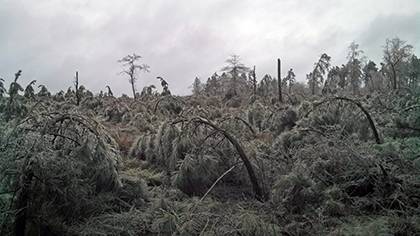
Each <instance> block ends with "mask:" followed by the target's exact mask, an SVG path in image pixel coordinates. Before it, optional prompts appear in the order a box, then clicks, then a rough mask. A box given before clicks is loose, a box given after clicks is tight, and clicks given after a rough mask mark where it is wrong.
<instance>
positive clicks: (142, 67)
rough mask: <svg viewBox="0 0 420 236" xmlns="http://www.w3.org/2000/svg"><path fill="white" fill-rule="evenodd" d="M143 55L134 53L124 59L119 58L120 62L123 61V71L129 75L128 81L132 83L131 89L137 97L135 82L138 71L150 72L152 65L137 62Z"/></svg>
mask: <svg viewBox="0 0 420 236" xmlns="http://www.w3.org/2000/svg"><path fill="white" fill-rule="evenodd" d="M141 58H142V57H141V56H140V55H137V54H135V53H133V54H132V55H127V56H125V57H123V58H122V59H120V60H118V62H119V63H122V66H123V67H124V68H125V70H123V71H121V73H122V74H126V75H128V76H129V79H128V81H129V82H130V84H131V89H132V90H133V97H134V98H136V88H135V83H136V80H137V76H136V74H137V72H140V71H144V72H149V71H150V70H149V68H150V66H148V65H146V64H137V61H138V60H140V59H141Z"/></svg>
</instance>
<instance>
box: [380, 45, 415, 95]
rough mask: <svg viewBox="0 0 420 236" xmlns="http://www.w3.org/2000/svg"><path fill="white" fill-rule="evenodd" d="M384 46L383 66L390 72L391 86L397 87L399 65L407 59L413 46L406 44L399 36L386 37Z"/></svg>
mask: <svg viewBox="0 0 420 236" xmlns="http://www.w3.org/2000/svg"><path fill="white" fill-rule="evenodd" d="M383 48H384V57H383V59H384V62H385V66H386V67H387V69H388V70H389V72H390V80H391V84H392V88H393V89H394V90H396V89H397V88H398V72H399V69H400V68H399V67H400V65H401V64H402V63H403V62H405V61H407V60H408V59H409V58H410V56H411V54H412V53H411V51H412V50H413V46H411V45H409V44H406V42H405V41H402V40H401V39H399V38H393V39H387V40H386V43H385V46H384V47H383Z"/></svg>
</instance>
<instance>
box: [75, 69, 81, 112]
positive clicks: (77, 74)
mask: <svg viewBox="0 0 420 236" xmlns="http://www.w3.org/2000/svg"><path fill="white" fill-rule="evenodd" d="M74 87H75V89H76V105H77V106H79V104H80V100H81V94H80V91H79V90H80V89H79V72H78V71H76V77H75V78H74Z"/></svg>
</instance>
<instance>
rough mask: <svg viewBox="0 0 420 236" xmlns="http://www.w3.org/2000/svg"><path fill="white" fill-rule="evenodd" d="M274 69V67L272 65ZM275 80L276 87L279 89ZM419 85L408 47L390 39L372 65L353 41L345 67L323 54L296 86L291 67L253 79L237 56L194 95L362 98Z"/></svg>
mask: <svg viewBox="0 0 420 236" xmlns="http://www.w3.org/2000/svg"><path fill="white" fill-rule="evenodd" d="M273 64H274V63H273ZM278 77H280V78H281V84H280V86H279V84H278ZM419 85H420V59H419V58H418V57H417V56H416V55H414V53H413V46H411V45H409V44H407V43H406V42H405V41H403V40H401V39H399V38H394V39H387V40H386V43H385V45H384V46H383V59H382V61H381V62H380V63H379V64H377V63H375V62H374V61H372V60H369V59H368V58H367V57H366V56H365V55H364V52H363V50H361V49H360V48H359V45H358V44H357V43H355V42H352V43H351V44H350V46H349V47H348V54H347V62H346V63H345V64H342V65H341V66H338V65H331V56H329V55H328V54H326V53H323V54H322V55H321V56H320V58H319V59H318V60H317V61H316V62H315V63H314V66H313V70H312V71H311V72H309V73H308V74H307V75H306V83H301V82H298V81H297V79H296V75H295V73H294V71H293V68H290V69H288V70H287V73H285V75H284V74H283V75H281V76H278V75H277V77H274V76H272V75H268V74H266V75H264V76H263V77H262V78H261V79H257V78H256V72H255V66H254V67H253V68H252V69H251V67H248V66H245V65H244V64H242V62H241V61H240V58H239V56H237V55H233V56H232V57H231V58H229V59H228V60H226V66H225V67H224V68H223V69H222V74H220V75H219V74H218V73H214V74H213V75H212V76H211V77H209V78H208V79H207V81H206V82H204V83H203V82H201V81H200V79H199V78H196V79H195V80H194V83H193V85H192V92H193V94H194V95H198V94H204V95H207V96H214V95H221V96H225V97H226V98H231V97H233V96H235V95H238V93H240V94H254V95H258V96H263V97H275V96H278V95H279V89H278V88H279V87H281V92H280V94H283V95H284V96H286V99H291V98H290V96H292V95H296V94H306V95H320V94H322V95H328V94H329V95H331V94H343V93H345V94H352V95H364V94H369V93H372V92H389V91H393V90H394V91H395V90H401V89H402V90H416V89H418V87H419Z"/></svg>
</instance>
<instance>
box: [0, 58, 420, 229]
mask: <svg viewBox="0 0 420 236" xmlns="http://www.w3.org/2000/svg"><path fill="white" fill-rule="evenodd" d="M412 60H414V61H415V60H417V59H416V58H413V59H412ZM404 63H409V61H408V60H407V62H404ZM410 63H411V62H410ZM388 66H389V65H388ZM388 66H387V65H385V64H384V65H383V68H381V70H382V71H384V72H383V73H384V74H382V72H379V71H378V70H377V69H378V68H376V71H375V67H374V66H373V65H372V64H371V65H370V67H369V68H365V69H363V73H365V72H366V73H367V74H365V75H363V76H365V77H363V81H364V82H365V83H367V85H366V87H364V86H363V85H361V84H359V83H353V85H351V86H350V84H349V83H350V82H351V81H352V80H351V79H353V80H354V79H360V78H356V77H357V76H360V74H358V73H353V75H352V76H353V77H351V76H350V75H348V74H346V70H347V69H349V68H346V66H343V67H334V69H333V70H331V71H332V72H331V71H330V72H329V73H328V74H327V73H325V76H327V78H326V80H325V83H321V77H323V76H324V73H322V75H316V74H315V75H311V76H312V77H310V78H311V79H314V78H315V79H316V81H315V82H316V84H315V86H312V87H311V88H308V87H305V86H304V85H303V84H300V83H298V82H296V83H292V84H291V83H290V81H289V80H290V78H289V79H286V80H284V81H288V83H287V85H288V86H284V87H285V91H282V92H283V95H284V102H283V103H279V102H278V94H277V92H278V90H277V89H278V87H277V85H278V84H277V79H275V78H273V77H271V76H268V75H267V76H265V77H264V78H263V79H262V80H260V81H259V82H258V81H257V82H258V83H256V81H255V80H254V79H255V78H254V77H253V76H255V75H254V74H252V71H251V72H249V71H242V72H240V73H239V72H238V71H236V72H235V71H233V69H232V68H231V70H228V71H227V72H226V73H224V74H222V75H220V76H219V75H217V74H214V75H213V76H212V77H211V78H209V80H208V81H207V83H204V84H203V85H202V86H201V88H200V89H199V90H197V91H199V92H197V91H196V94H194V96H173V95H170V94H169V93H167V94H166V95H165V96H162V94H159V93H158V92H156V91H153V87H152V86H147V87H146V88H145V89H144V93H142V94H141V95H139V96H136V99H132V98H129V97H128V96H121V97H114V95H113V94H112V92H111V91H110V88H108V92H107V93H105V94H104V93H103V92H102V93H99V95H94V94H93V93H92V92H90V91H89V90H88V89H86V88H85V87H84V86H80V87H79V88H78V89H77V93H76V92H75V91H73V90H72V88H69V89H68V90H67V92H63V91H60V92H58V93H56V94H54V93H50V92H49V91H48V89H47V88H46V87H45V86H41V87H38V91H35V89H34V87H33V86H34V81H33V82H31V83H29V85H28V86H27V87H26V89H25V91H23V88H22V87H21V86H20V85H19V81H18V78H19V77H20V76H21V72H18V73H16V78H15V80H14V81H13V82H12V83H11V85H10V89H9V90H7V91H6V89H5V87H6V86H5V85H4V80H0V160H1V162H0V224H1V228H0V234H1V235H10V234H12V235H18V236H22V235H416V234H418V232H419V230H420V228H419V223H418V222H419V215H420V211H419V200H420V199H419V196H420V190H419V186H420V178H419V173H420V145H419V143H420V139H419V136H420V118H419V117H420V111H419V109H420V106H419V105H418V104H419V91H418V87H416V85H415V83H414V82H410V83H408V82H407V83H406V82H401V83H399V84H400V85H407V86H408V85H409V86H411V87H407V88H401V89H398V90H396V91H393V92H392V93H384V92H383V91H379V90H377V89H375V88H376V87H377V86H374V84H373V83H376V82H378V80H383V79H385V77H384V76H385V75H386V73H387V70H389V67H388ZM405 66H408V67H409V65H408V64H407V65H405ZM408 67H407V68H408ZM323 68H324V67H323ZM401 68H405V67H401ZM409 68H411V67H409ZM353 69H354V68H353ZM356 69H357V68H356ZM318 70H319V69H318ZM248 72H249V73H251V74H247V73H248ZM325 72H326V71H325ZM356 72H357V71H356ZM415 72H416V71H415V70H414V69H413V68H411V69H410V73H407V75H406V74H404V73H402V74H400V75H398V76H399V77H398V78H399V79H401V80H404V79H406V77H404V76H411V77H410V78H411V80H413V81H415V76H417V75H416V74H415ZM316 73H318V72H316ZM319 73H321V72H319ZM388 73H389V71H388ZM354 76H356V77H354ZM416 78H417V77H416ZM232 79H235V80H236V81H234V82H233V81H232ZM388 79H389V78H388ZM373 80H375V81H373ZM327 82H328V84H326V83H327ZM353 82H354V81H353ZM369 83H370V85H369ZM381 84H382V85H383V86H382V85H381V88H382V89H384V90H387V91H386V92H390V90H391V89H392V88H390V87H389V88H386V85H387V84H389V81H382V82H381ZM284 85H286V83H284ZM356 85H357V88H356V87H355V86H356ZM349 86H350V87H349ZM322 87H324V88H322ZM349 91H351V93H349ZM133 92H135V90H134V91H133ZM319 92H321V93H322V95H320V94H319ZM312 93H313V95H312V96H311V94H312ZM76 95H77V96H76Z"/></svg>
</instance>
